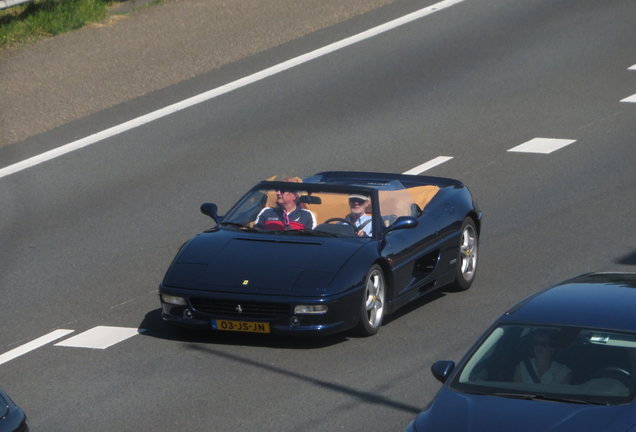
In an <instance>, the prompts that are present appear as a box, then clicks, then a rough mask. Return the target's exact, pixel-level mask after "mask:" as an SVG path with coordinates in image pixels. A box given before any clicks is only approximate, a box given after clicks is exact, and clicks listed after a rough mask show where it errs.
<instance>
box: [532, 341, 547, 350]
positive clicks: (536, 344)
mask: <svg viewBox="0 0 636 432" xmlns="http://www.w3.org/2000/svg"><path fill="white" fill-rule="evenodd" d="M532 345H533V346H538V347H542V348H547V347H548V346H550V345H548V341H534V342H532Z"/></svg>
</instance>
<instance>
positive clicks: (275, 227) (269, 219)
mask: <svg viewBox="0 0 636 432" xmlns="http://www.w3.org/2000/svg"><path fill="white" fill-rule="evenodd" d="M282 181H286V182H294V183H302V180H301V179H299V178H298V177H291V176H284V178H283V179H282ZM315 226H316V220H315V218H314V215H313V213H312V212H310V211H309V210H305V209H303V208H302V206H301V205H300V192H298V191H293V190H285V189H277V190H276V207H266V208H264V209H263V210H261V212H260V213H259V214H258V216H256V221H255V222H254V228H258V229H264V230H269V231H280V230H303V229H314V227H315Z"/></svg>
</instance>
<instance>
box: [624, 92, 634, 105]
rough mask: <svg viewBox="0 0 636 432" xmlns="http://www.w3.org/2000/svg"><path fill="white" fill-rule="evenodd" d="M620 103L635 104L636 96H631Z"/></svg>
mask: <svg viewBox="0 0 636 432" xmlns="http://www.w3.org/2000/svg"><path fill="white" fill-rule="evenodd" d="M621 102H631V103H636V94H635V95H631V96H630V97H628V98H625V99H623V100H622V101H621Z"/></svg>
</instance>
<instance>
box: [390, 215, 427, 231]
mask: <svg viewBox="0 0 636 432" xmlns="http://www.w3.org/2000/svg"><path fill="white" fill-rule="evenodd" d="M419 223H420V222H419V221H418V220H417V219H416V218H414V217H413V216H400V217H399V218H397V219H396V220H395V222H393V224H392V225H391V226H390V227H388V228H387V230H386V231H385V233H388V232H391V231H395V230H400V229H411V228H415V227H416V226H418V225H419Z"/></svg>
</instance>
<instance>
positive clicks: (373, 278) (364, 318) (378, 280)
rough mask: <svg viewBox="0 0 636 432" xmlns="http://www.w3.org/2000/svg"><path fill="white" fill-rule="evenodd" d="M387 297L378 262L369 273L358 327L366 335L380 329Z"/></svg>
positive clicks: (370, 334)
mask: <svg viewBox="0 0 636 432" xmlns="http://www.w3.org/2000/svg"><path fill="white" fill-rule="evenodd" d="M385 297H386V283H385V282H384V274H383V273H382V269H381V268H380V266H379V265H377V264H376V265H374V266H372V267H371V268H370V269H369V273H367V278H366V286H365V289H364V295H363V296H362V302H361V308H360V323H359V324H358V329H359V330H360V333H361V334H363V335H364V336H372V335H374V334H376V333H377V332H378V330H380V326H381V325H382V319H383V318H384V311H385V308H384V301H385Z"/></svg>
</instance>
